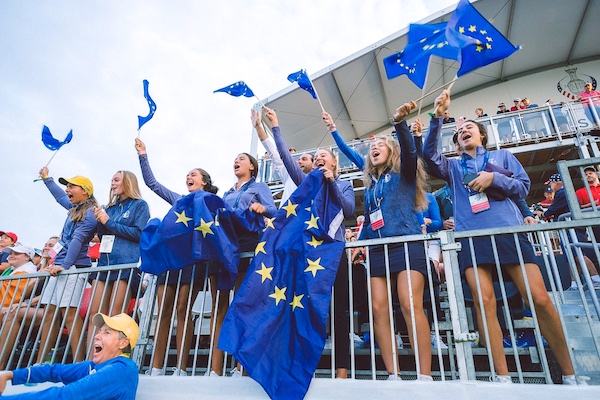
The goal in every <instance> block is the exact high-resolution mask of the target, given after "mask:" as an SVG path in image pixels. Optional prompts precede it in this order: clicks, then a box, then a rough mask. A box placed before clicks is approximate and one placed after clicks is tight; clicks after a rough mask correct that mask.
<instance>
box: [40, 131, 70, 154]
mask: <svg viewBox="0 0 600 400" xmlns="http://www.w3.org/2000/svg"><path fill="white" fill-rule="evenodd" d="M71 139H73V130H70V131H69V133H68V134H67V137H66V138H65V140H63V141H62V142H61V141H60V140H58V139H55V138H54V137H53V136H52V134H51V133H50V129H49V128H48V127H47V126H46V125H44V129H42V142H44V146H46V147H47V148H48V149H50V150H52V151H55V150H58V149H60V148H61V147H62V146H63V145H65V144H67V143H69V142H70V141H71Z"/></svg>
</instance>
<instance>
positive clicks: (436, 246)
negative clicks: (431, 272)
mask: <svg viewBox="0 0 600 400" xmlns="http://www.w3.org/2000/svg"><path fill="white" fill-rule="evenodd" d="M441 254H442V249H441V248H440V242H439V241H438V240H430V241H429V248H428V249H427V255H428V256H429V259H430V260H431V261H436V262H438V263H439V262H440V255H441Z"/></svg>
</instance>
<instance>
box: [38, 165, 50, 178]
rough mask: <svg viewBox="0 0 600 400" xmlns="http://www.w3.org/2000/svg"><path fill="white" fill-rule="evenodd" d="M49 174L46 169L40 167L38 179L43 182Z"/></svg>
mask: <svg viewBox="0 0 600 400" xmlns="http://www.w3.org/2000/svg"><path fill="white" fill-rule="evenodd" d="M49 172H50V171H49V170H48V167H42V169H40V178H42V179H43V180H46V179H48V174H49Z"/></svg>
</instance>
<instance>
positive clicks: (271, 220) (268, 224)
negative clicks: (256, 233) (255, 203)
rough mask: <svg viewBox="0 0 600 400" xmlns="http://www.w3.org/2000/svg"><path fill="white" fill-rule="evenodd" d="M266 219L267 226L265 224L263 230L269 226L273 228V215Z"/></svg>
mask: <svg viewBox="0 0 600 400" xmlns="http://www.w3.org/2000/svg"><path fill="white" fill-rule="evenodd" d="M266 221H267V222H266V224H267V226H265V230H267V229H269V228H272V229H275V225H273V221H275V217H273V218H266Z"/></svg>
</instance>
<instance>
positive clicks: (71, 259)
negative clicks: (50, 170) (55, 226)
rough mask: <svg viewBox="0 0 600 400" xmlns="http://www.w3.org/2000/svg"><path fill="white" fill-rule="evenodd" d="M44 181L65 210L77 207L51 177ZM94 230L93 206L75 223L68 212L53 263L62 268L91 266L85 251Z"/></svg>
mask: <svg viewBox="0 0 600 400" xmlns="http://www.w3.org/2000/svg"><path fill="white" fill-rule="evenodd" d="M44 183H45V184H46V187H47V188H48V190H50V193H52V196H54V198H55V199H56V201H57V202H58V204H60V205H61V206H63V207H64V208H66V209H67V210H70V209H71V208H73V207H77V205H76V204H71V202H70V201H69V197H68V196H67V194H66V193H65V191H64V190H62V188H61V187H60V186H58V185H57V184H56V183H54V179H53V178H48V179H45V180H44ZM95 231H96V218H95V217H94V209H93V208H91V207H90V208H88V209H87V210H86V211H85V213H84V217H83V219H82V220H81V221H79V222H77V223H74V222H73V221H71V214H69V216H68V217H67V220H66V221H65V224H64V225H63V229H62V232H61V234H60V242H61V244H62V245H63V248H62V249H61V251H60V252H59V253H58V254H57V255H56V258H55V259H54V265H56V266H61V267H63V268H64V269H69V268H71V267H72V266H73V265H77V266H80V267H91V266H92V261H91V260H90V258H89V257H88V255H87V253H88V249H89V243H90V240H92V238H93V237H94V232H95Z"/></svg>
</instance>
